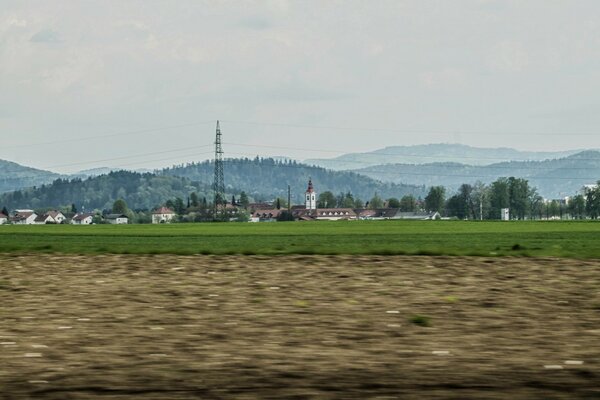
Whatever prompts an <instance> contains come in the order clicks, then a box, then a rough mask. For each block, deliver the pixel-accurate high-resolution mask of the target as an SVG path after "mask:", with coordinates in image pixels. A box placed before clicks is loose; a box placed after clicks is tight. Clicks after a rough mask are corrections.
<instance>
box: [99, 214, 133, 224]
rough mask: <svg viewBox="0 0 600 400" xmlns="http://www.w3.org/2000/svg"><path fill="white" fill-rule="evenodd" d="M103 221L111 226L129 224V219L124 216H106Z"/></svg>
mask: <svg viewBox="0 0 600 400" xmlns="http://www.w3.org/2000/svg"><path fill="white" fill-rule="evenodd" d="M104 220H105V221H106V222H107V223H109V224H113V225H124V224H128V223H129V218H128V217H127V215H125V214H106V215H105V216H104Z"/></svg>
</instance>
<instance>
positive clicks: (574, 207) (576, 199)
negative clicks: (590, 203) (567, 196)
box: [568, 194, 585, 219]
mask: <svg viewBox="0 0 600 400" xmlns="http://www.w3.org/2000/svg"><path fill="white" fill-rule="evenodd" d="M568 211H569V214H571V218H574V219H582V218H584V217H585V197H583V195H581V194H578V195H576V196H573V198H571V200H570V201H569V204H568Z"/></svg>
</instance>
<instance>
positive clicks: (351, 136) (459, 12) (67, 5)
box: [0, 0, 600, 171]
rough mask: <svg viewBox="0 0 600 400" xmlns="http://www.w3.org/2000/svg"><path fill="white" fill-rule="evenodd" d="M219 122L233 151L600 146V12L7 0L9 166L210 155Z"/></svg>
mask: <svg viewBox="0 0 600 400" xmlns="http://www.w3.org/2000/svg"><path fill="white" fill-rule="evenodd" d="M217 119H221V120H222V121H223V122H222V124H221V127H222V131H223V135H224V136H223V137H224V141H225V143H226V144H225V145H224V149H225V151H226V155H229V156H241V155H248V156H253V155H257V154H259V155H290V156H293V157H296V158H299V159H304V158H310V157H333V156H336V155H339V154H341V153H342V152H352V151H367V150H373V149H377V148H381V147H385V146H390V145H407V144H421V143H434V142H452V143H455V142H459V143H465V144H471V145H476V146H509V147H515V148H520V149H532V150H562V149H572V148H590V147H600V129H599V127H600V2H599V1H598V0H588V1H586V0H572V1H567V0H561V1H555V0H527V1H523V0H517V1H508V0H507V1H494V0H489V1H486V0H471V1H459V0H454V1H447V0H440V1H426V0H415V1H401V0H391V1H383V0H369V1H367V0H364V1H333V0H332V1H326V0H316V1H307V0H303V1H286V0H266V1H242V0H238V1H199V0H195V1H184V0H178V1H149V0H144V1H123V0H118V1H106V0H103V1H83V0H80V1H75V0H73V1H61V0H53V1H46V0H42V1H24V0H18V1H10V0H0V139H1V144H0V158H2V159H7V160H11V161H16V162H19V163H24V164H27V165H32V166H36V167H40V168H49V169H53V170H57V171H74V170H80V169H86V168H92V167H98V166H124V167H129V168H142V167H154V166H160V165H168V164H173V163H177V162H186V161H190V160H198V159H205V158H207V157H210V154H206V152H210V151H211V150H212V147H210V145H211V143H212V142H213V140H214V125H215V121H216V120H217ZM120 133H123V134H122V135H118V134H120ZM111 135H112V136H111ZM100 136H101V137H100ZM71 139H77V140H75V141H73V140H71ZM234 143H235V144H234ZM242 144H243V145H245V146H241V145H242ZM201 146H207V147H201ZM250 146H255V147H250ZM281 147H286V148H281ZM287 147H290V148H293V149H288V148H287Z"/></svg>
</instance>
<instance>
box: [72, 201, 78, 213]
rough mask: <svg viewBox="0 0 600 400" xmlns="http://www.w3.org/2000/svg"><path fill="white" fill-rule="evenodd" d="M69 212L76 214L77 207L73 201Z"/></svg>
mask: <svg viewBox="0 0 600 400" xmlns="http://www.w3.org/2000/svg"><path fill="white" fill-rule="evenodd" d="M71 212H72V213H73V214H77V207H75V203H73V204H71Z"/></svg>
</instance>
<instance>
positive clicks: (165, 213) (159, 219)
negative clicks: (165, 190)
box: [152, 207, 175, 224]
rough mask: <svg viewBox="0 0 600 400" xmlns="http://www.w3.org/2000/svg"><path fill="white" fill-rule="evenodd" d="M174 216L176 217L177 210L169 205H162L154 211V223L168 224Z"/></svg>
mask: <svg viewBox="0 0 600 400" xmlns="http://www.w3.org/2000/svg"><path fill="white" fill-rule="evenodd" d="M173 218H175V211H173V210H171V209H170V208H167V207H161V208H159V209H158V210H156V211H154V212H152V223H153V224H168V223H169V222H171V220H172V219H173Z"/></svg>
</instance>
